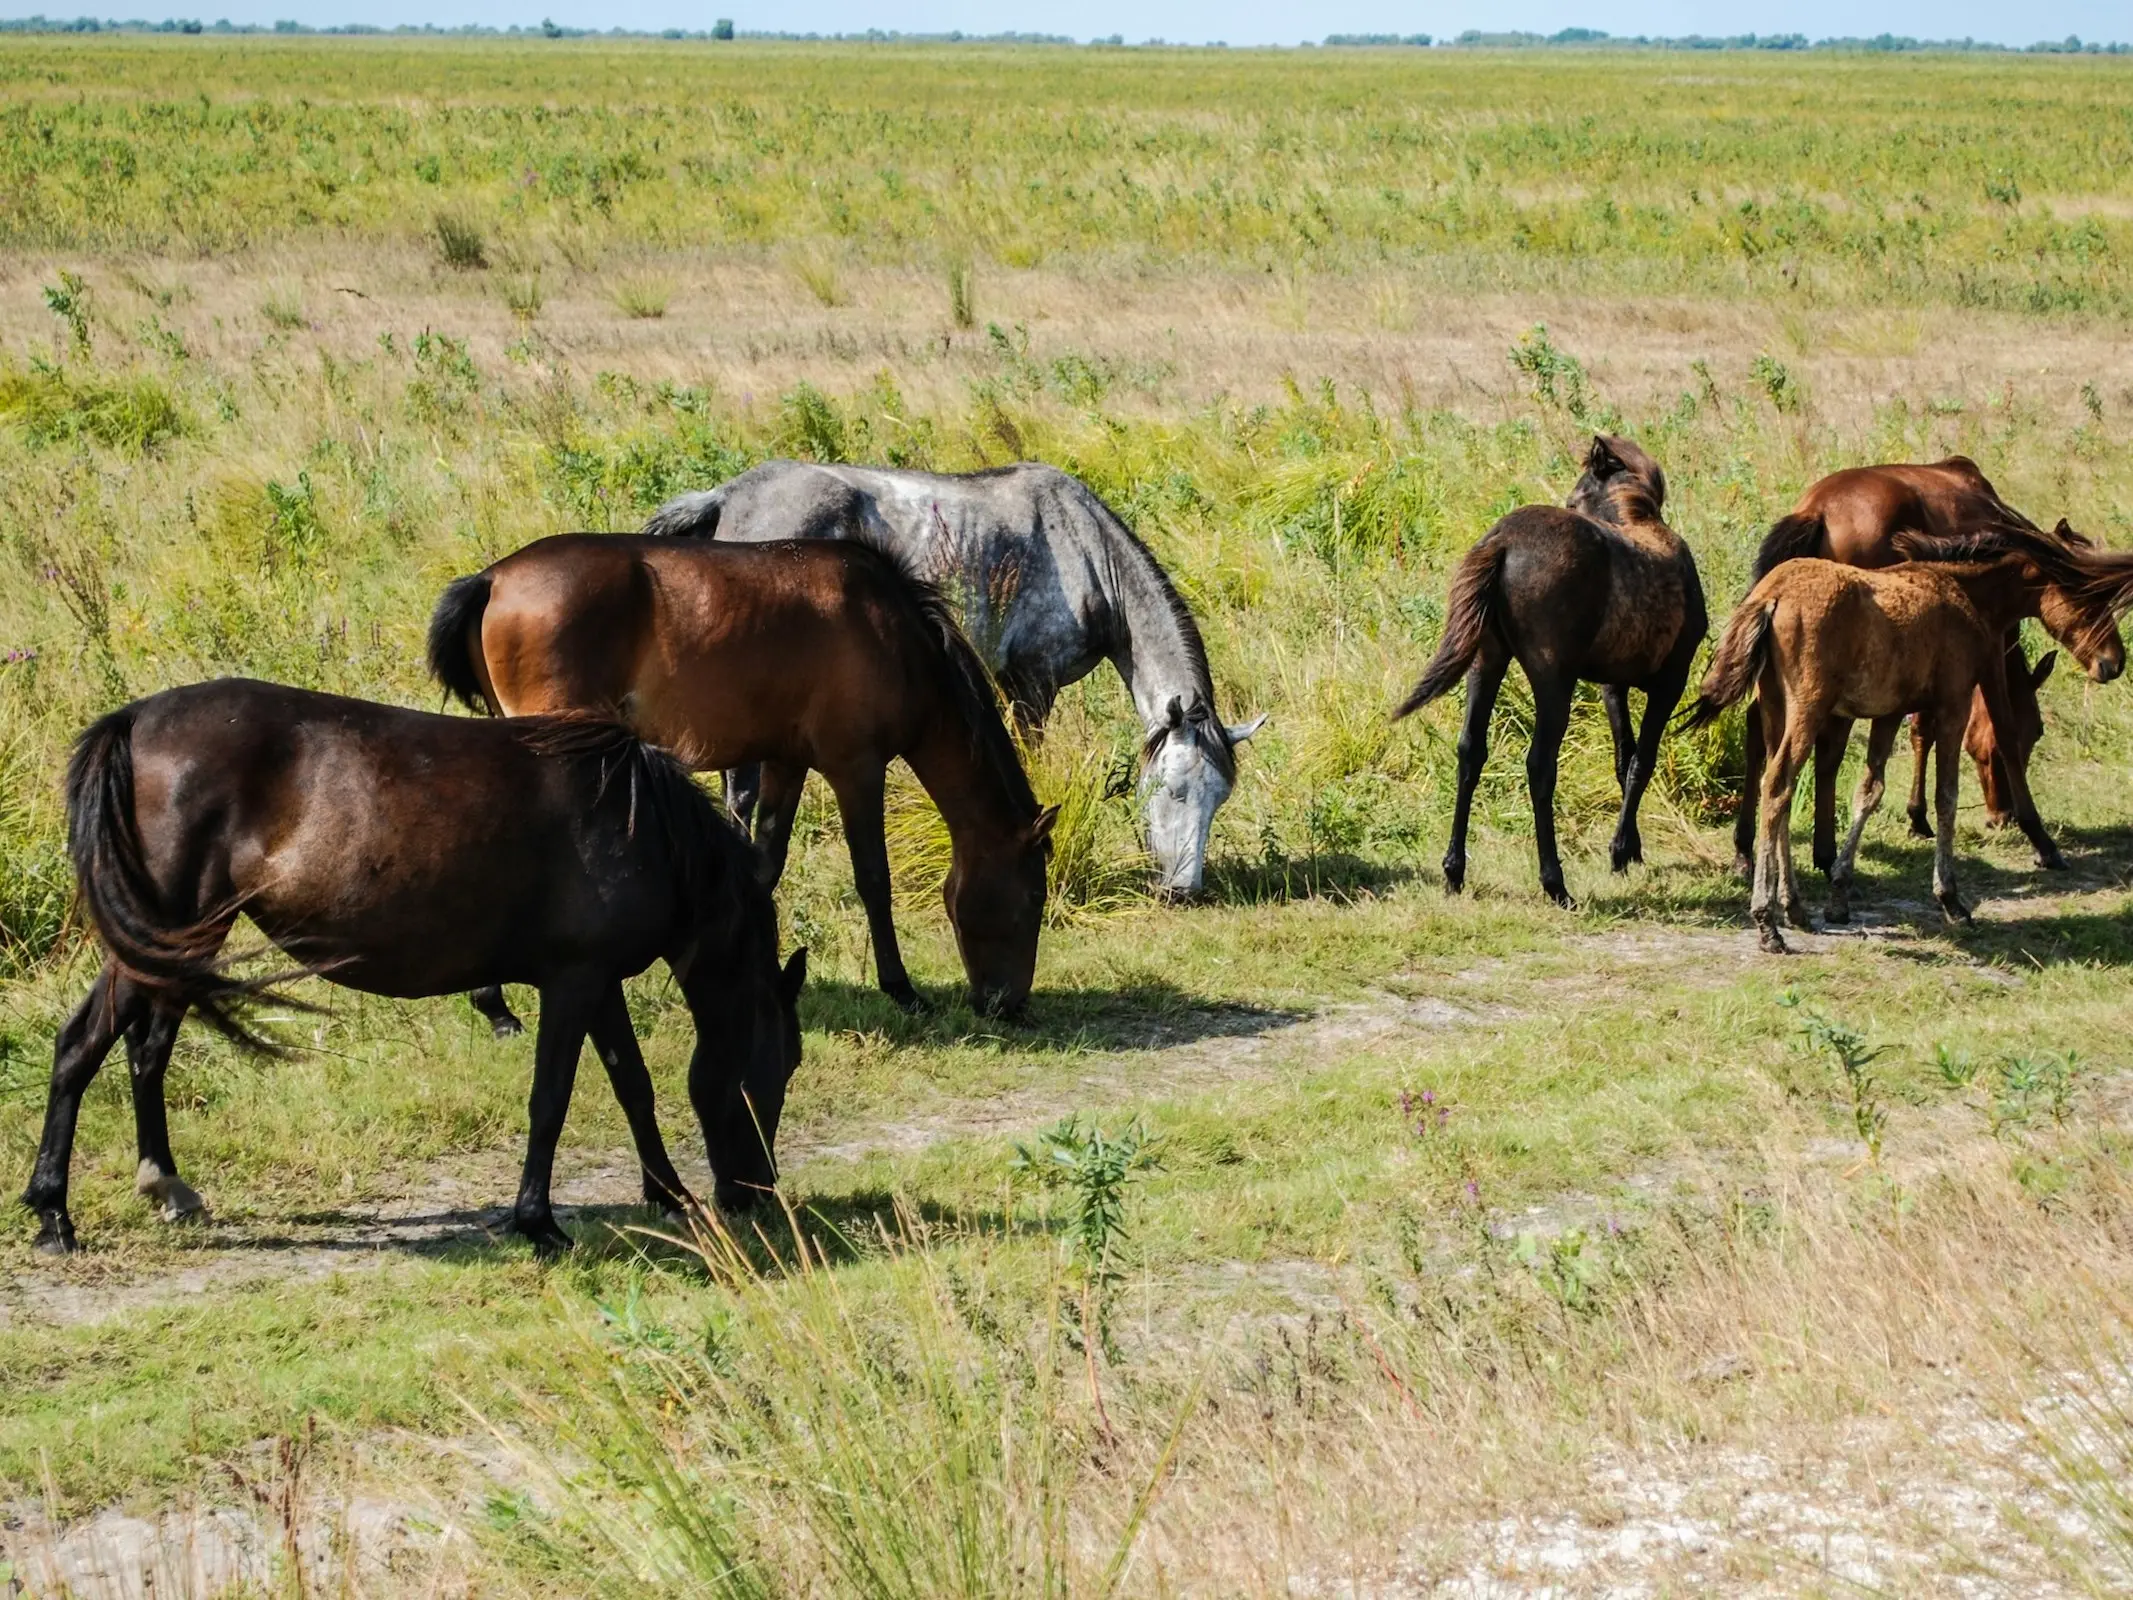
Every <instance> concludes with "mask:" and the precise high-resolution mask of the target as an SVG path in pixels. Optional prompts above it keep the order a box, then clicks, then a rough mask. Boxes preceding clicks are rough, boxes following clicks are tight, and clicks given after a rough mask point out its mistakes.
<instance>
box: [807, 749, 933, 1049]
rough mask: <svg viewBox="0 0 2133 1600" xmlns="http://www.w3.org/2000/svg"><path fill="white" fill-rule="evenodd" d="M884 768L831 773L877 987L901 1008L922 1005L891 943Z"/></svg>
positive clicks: (893, 931) (900, 954) (893, 938)
mask: <svg viewBox="0 0 2133 1600" xmlns="http://www.w3.org/2000/svg"><path fill="white" fill-rule="evenodd" d="M886 776H887V774H886V773H885V772H884V771H883V769H881V768H879V767H876V768H873V769H871V770H865V771H858V772H845V773H840V774H837V775H835V776H832V777H831V778H830V786H831V787H832V788H834V789H835V790H836V791H837V811H838V814H839V815H840V816H842V817H843V819H844V845H845V848H846V849H847V850H849V851H850V852H851V855H852V885H853V887H854V888H856V889H857V890H858V891H859V903H860V904H861V905H863V906H865V907H866V909H867V931H868V933H870V934H871V935H872V936H873V939H874V971H875V975H876V977H877V979H878V981H879V982H880V984H881V992H882V993H883V994H885V995H887V996H888V997H889V998H890V999H891V1000H894V1001H895V1002H896V1003H897V1004H898V1005H900V1006H902V1007H903V1008H904V1009H905V1010H906V1011H917V1010H920V1009H922V1002H921V1001H920V1000H919V997H918V990H916V989H915V988H913V987H912V986H911V975H910V974H909V973H908V972H906V971H905V970H904V958H903V952H902V951H901V950H900V949H899V948H898V947H897V943H896V921H895V918H894V917H892V916H891V915H890V908H889V847H888V844H887V842H886V840H885V838H884V835H883V829H884V826H885V821H884V818H883V814H882V780H883V779H884V778H885V777H886Z"/></svg>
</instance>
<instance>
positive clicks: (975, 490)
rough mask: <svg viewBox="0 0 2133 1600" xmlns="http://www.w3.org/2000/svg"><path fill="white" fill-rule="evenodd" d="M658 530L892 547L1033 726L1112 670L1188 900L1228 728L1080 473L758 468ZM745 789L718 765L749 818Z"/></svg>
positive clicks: (749, 776)
mask: <svg viewBox="0 0 2133 1600" xmlns="http://www.w3.org/2000/svg"><path fill="white" fill-rule="evenodd" d="M642 531H643V532H645V533H647V534H650V535H653V536H655V537H678V536H692V537H697V538H716V539H720V540H725V541H745V542H749V543H762V542H765V541H769V540H776V539H856V540H863V541H864V542H866V543H868V544H872V545H875V546H877V547H880V548H884V549H889V550H893V551H895V552H896V553H897V554H898V555H899V556H900V557H901V558H902V559H903V560H905V561H906V562H907V563H909V565H910V566H911V568H912V569H913V570H914V571H916V572H918V573H921V574H923V575H924V576H926V577H927V578H928V579H930V580H932V581H933V582H936V583H938V584H939V585H940V586H941V587H942V589H943V590H944V592H945V593H946V594H947V595H948V597H949V599H950V600H951V601H953V602H954V603H955V605H956V606H957V609H958V610H959V612H960V613H961V617H962V621H963V625H964V628H965V630H966V631H967V633H968V634H969V636H970V638H971V641H972V643H973V644H974V645H975V646H976V647H977V650H978V653H979V655H980V656H981V657H982V658H983V659H984V661H985V664H986V666H987V667H988V668H989V669H990V670H991V672H992V674H993V675H994V677H996V678H997V679H998V680H999V682H1000V687H1001V688H1002V689H1003V690H1004V691H1005V692H1006V694H1007V698H1008V703H1009V705H1010V707H1011V708H1012V710H1013V713H1014V717H1015V720H1016V722H1017V723H1018V724H1019V725H1020V727H1021V728H1022V729H1023V730H1024V731H1025V732H1026V733H1034V732H1035V731H1036V730H1038V729H1040V728H1041V727H1042V726H1043V724H1044V719H1045V718H1046V716H1047V715H1049V714H1050V712H1051V709H1052V703H1053V701H1054V700H1056V699H1057V698H1058V695H1059V691H1060V690H1061V689H1063V688H1065V687H1066V686H1067V685H1068V684H1071V683H1075V682H1078V681H1079V680H1080V679H1082V678H1083V677H1086V676H1087V675H1088V674H1089V673H1090V672H1093V671H1094V670H1095V669H1096V665H1097V663H1098V662H1100V661H1105V660H1108V661H1109V662H1110V663H1111V664H1112V666H1113V667H1115V668H1116V669H1117V670H1118V675H1119V677H1120V678H1121V679H1122V680H1124V682H1125V685H1126V689H1127V692H1128V693H1129V694H1131V695H1132V697H1133V705H1134V709H1135V710H1136V711H1137V712H1138V714H1139V716H1140V719H1141V725H1142V729H1143V738H1142V744H1141V784H1140V787H1141V793H1142V795H1143V797H1144V800H1145V803H1146V807H1147V827H1148V850H1149V853H1150V854H1151V855H1153V856H1154V857H1155V861H1156V868H1157V874H1158V879H1159V882H1160V885H1161V887H1162V888H1163V889H1164V890H1166V891H1168V892H1170V893H1173V894H1179V895H1190V894H1195V893H1197V892H1198V891H1199V889H1200V885H1201V882H1202V880H1203V877H1204V875H1205V872H1206V867H1207V840H1208V833H1209V831H1210V829H1212V827H1213V826H1214V818H1215V812H1216V811H1217V810H1218V809H1220V807H1221V805H1222V803H1223V802H1224V801H1225V800H1227V799H1228V798H1229V795H1230V791H1231V790H1232V789H1234V788H1235V786H1236V782H1237V746H1239V745H1241V744H1243V743H1244V741H1245V740H1247V739H1249V738H1250V737H1251V736H1252V735H1253V734H1255V733H1257V732H1258V731H1259V728H1260V726H1261V725H1262V724H1263V723H1264V722H1265V721H1266V718H1265V717H1264V716H1260V717H1255V718H1253V719H1252V720H1251V721H1249V722H1245V723H1240V724H1237V725H1235V726H1231V725H1229V724H1226V723H1224V722H1223V721H1222V720H1221V718H1220V717H1219V716H1218V715H1217V714H1216V711H1215V686H1214V679H1213V677H1212V676H1211V675H1210V674H1209V671H1208V666H1207V650H1206V646H1205V645H1204V644H1203V643H1202V642H1201V639H1200V629H1199V624H1198V623H1196V622H1195V621H1194V620H1193V615H1192V611H1191V609H1190V608H1189V607H1187V606H1186V604H1185V602H1184V600H1183V599H1182V598H1181V597H1180V596H1179V594H1178V592H1177V588H1176V586H1175V585H1174V584H1172V583H1171V581H1170V576H1169V574H1168V573H1166V572H1164V570H1163V568H1162V566H1161V564H1160V563H1158V562H1157V561H1156V559H1155V557H1154V556H1153V555H1152V554H1151V553H1150V552H1149V550H1148V547H1147V546H1146V545H1144V544H1142V543H1141V541H1140V539H1139V538H1138V537H1136V536H1135V534H1134V532H1133V530H1132V529H1131V528H1129V527H1127V526H1126V524H1125V522H1124V520H1123V519H1122V518H1120V517H1119V516H1118V514H1117V513H1116V512H1114V511H1113V510H1112V509H1111V508H1110V507H1109V506H1108V505H1106V504H1104V502H1103V500H1102V498H1101V497H1100V496H1098V495H1097V494H1096V492H1095V491H1094V490H1092V489H1091V488H1090V487H1089V486H1088V485H1087V484H1085V483H1083V482H1082V481H1081V480H1080V479H1079V478H1076V477H1073V476H1071V475H1069V474H1067V473H1064V472H1061V471H1060V470H1059V469H1058V468H1057V467H1050V466H1045V465H1044V464H1042V463H1041V462H1033V461H1025V462H1019V463H1017V464H1016V465H1014V466H1008V467H989V468H986V469H985V470H984V471H981V472H961V473H940V472H918V471H912V470H907V469H898V468H887V467H861V466H846V465H842V464H817V463H815V462H811V461H765V462H763V463H762V464H761V465H759V466H755V467H751V468H749V470H748V471H746V472H743V473H741V474H740V475H739V476H738V477H734V478H731V479H729V480H727V481H726V482H725V483H722V484H720V485H718V486H717V487H716V488H712V489H703V490H698V491H695V492H693V493H689V494H683V495H677V496H675V497H674V498H673V499H671V500H669V501H667V502H666V504H664V505H662V506H661V507H660V508H659V509H658V510H657V511H655V512H653V513H652V515H651V517H650V518H649V519H647V520H646V522H645V524H644V528H643V530H642ZM759 781H760V780H759V778H758V777H757V775H756V773H755V772H754V771H753V770H752V769H748V768H742V769H739V770H736V771H731V772H728V774H727V778H726V783H727V787H726V792H727V796H728V798H729V800H731V801H732V802H733V805H734V810H735V812H736V814H738V815H739V816H740V817H741V819H742V820H743V821H746V820H748V817H749V815H750V813H751V810H752V808H753V806H754V803H755V798H756V794H757V791H758V785H759Z"/></svg>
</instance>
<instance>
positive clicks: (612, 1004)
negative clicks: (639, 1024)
mask: <svg viewBox="0 0 2133 1600" xmlns="http://www.w3.org/2000/svg"><path fill="white" fill-rule="evenodd" d="M590 1031H591V1033H592V1043H593V1049H594V1050H596V1051H598V1052H599V1055H600V1064H601V1065H602V1066H604V1067H605V1068H607V1081H608V1083H609V1084H610V1085H612V1086H613V1088H614V1091H615V1098H616V1100H618V1101H620V1102H621V1105H622V1115H623V1116H624V1117H626V1118H627V1119H628V1120H629V1125H630V1141H631V1143H633V1144H635V1145H636V1147H637V1166H638V1169H639V1170H640V1172H641V1173H642V1175H643V1178H644V1203H645V1204H646V1205H650V1206H657V1207H658V1208H659V1209H660V1210H661V1211H664V1212H665V1213H666V1214H667V1215H668V1216H670V1217H679V1216H682V1215H684V1214H686V1213H687V1211H688V1209H689V1206H690V1203H691V1196H690V1194H689V1190H688V1186H687V1185H685V1184H684V1183H683V1182H682V1181H681V1174H679V1173H678V1172H676V1171H675V1170H674V1163H673V1161H672V1160H671V1159H670V1158H669V1157H668V1155H667V1146H666V1141H665V1140H664V1139H662V1138H661V1137H660V1135H659V1117H658V1114H657V1112H656V1110H655V1109H654V1107H653V1104H652V1075H651V1074H650V1073H649V1072H647V1071H646V1070H645V1067H644V1052H643V1051H641V1050H640V1049H638V1047H637V1030H636V1029H635V1028H633V1027H631V1026H630V1008H629V1001H628V1000H627V999H625V998H624V996H623V993H622V985H621V984H619V983H612V984H609V985H608V987H607V992H606V993H605V994H603V995H602V996H601V997H600V1004H599V1007H598V1009H597V1010H595V1011H594V1012H593V1016H592V1025H591V1030H590Z"/></svg>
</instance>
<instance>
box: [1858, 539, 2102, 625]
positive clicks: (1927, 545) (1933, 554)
mask: <svg viewBox="0 0 2133 1600" xmlns="http://www.w3.org/2000/svg"><path fill="white" fill-rule="evenodd" d="M1892 542H1893V543H1894V544H1895V546H1896V550H1897V553H1898V554H1900V555H1901V556H1903V558H1904V559H1905V560H1907V561H1927V562H1943V563H1947V562H1952V563H1964V564H1972V565H1978V564H1989V563H1991V562H1996V561H2004V560H2008V559H2011V558H2016V557H2020V558H2022V559H2025V560H2028V561H2030V562H2031V563H2033V564H2034V565H2035V566H2036V568H2037V570H2038V572H2039V573H2041V574H2042V575H2043V577H2044V581H2045V582H2047V583H2049V584H2051V585H2053V586H2054V587H2056V588H2060V589H2064V590H2066V591H2067V593H2068V594H2070V595H2072V596H2073V597H2074V599H2075V600H2076V601H2077V602H2079V603H2080V604H2083V605H2094V606H2107V607H2109V608H2110V609H2111V610H2112V611H2113V612H2122V611H2125V610H2126V609H2128V608H2129V607H2133V554H2129V553H2127V552H2125V551H2122V550H2103V549H2099V548H2098V547H2097V546H2095V545H2094V544H2092V543H2090V542H2089V541H2088V540H2086V539H2080V538H2076V539H2072V540H2069V539H2065V538H2061V537H2058V536H2055V535H2053V534H2048V533H2044V532H2042V531H2041V530H2039V529H2036V528H2024V527H2018V526H2016V525H2014V524H2012V523H2002V524H2000V525H1999V526H1997V527H1992V528H1984V529H1980V530H1978V531H1977V532H1974V533H1965V534H1956V535H1951V536H1949V537H1945V538H1934V537H1931V536H1929V535H1926V534H1921V533H1911V532H1904V533H1899V534H1897V535H1896V536H1895V538H1894V540H1893V541H1892Z"/></svg>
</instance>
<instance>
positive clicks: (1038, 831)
mask: <svg viewBox="0 0 2133 1600" xmlns="http://www.w3.org/2000/svg"><path fill="white" fill-rule="evenodd" d="M1171 703H1172V704H1173V705H1175V704H1176V703H1177V702H1176V701H1172V702H1171ZM1058 821H1059V808H1058V807H1057V806H1046V807H1045V808H1044V809H1043V810H1042V811H1040V812H1038V813H1037V820H1036V821H1034V822H1032V823H1031V824H1030V825H1029V842H1030V843H1031V844H1048V843H1050V842H1051V837H1052V829H1053V827H1054V826H1055V825H1057V823H1058Z"/></svg>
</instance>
